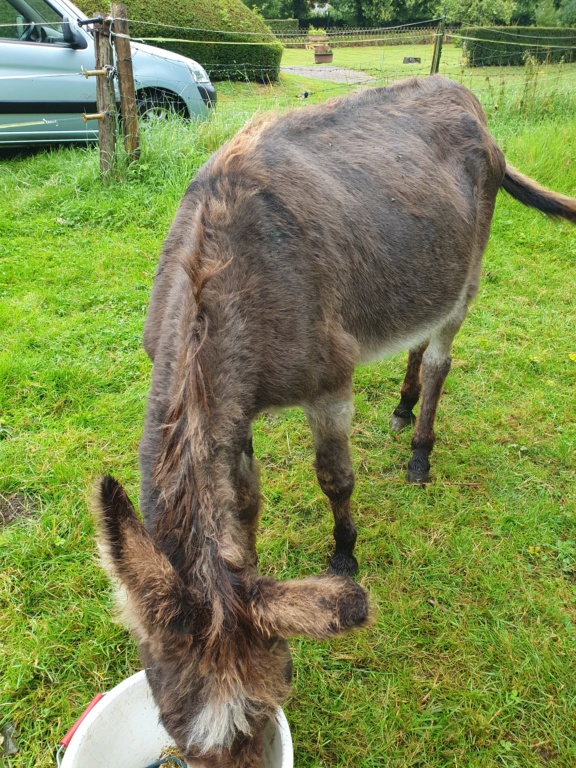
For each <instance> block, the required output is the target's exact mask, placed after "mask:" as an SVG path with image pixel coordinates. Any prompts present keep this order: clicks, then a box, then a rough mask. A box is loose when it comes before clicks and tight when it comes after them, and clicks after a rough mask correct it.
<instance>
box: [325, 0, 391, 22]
mask: <svg viewBox="0 0 576 768" xmlns="http://www.w3.org/2000/svg"><path fill="white" fill-rule="evenodd" d="M330 5H332V7H333V8H334V10H335V12H336V14H338V16H339V17H340V18H343V19H344V20H345V21H347V22H348V23H350V24H354V25H355V26H357V27H365V26H375V27H376V26H381V25H382V24H384V23H386V22H387V21H390V19H392V18H393V16H394V11H393V8H394V5H393V0H332V2H331V3H330Z"/></svg>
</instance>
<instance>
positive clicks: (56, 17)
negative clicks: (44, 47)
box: [0, 0, 64, 43]
mask: <svg viewBox="0 0 576 768" xmlns="http://www.w3.org/2000/svg"><path fill="white" fill-rule="evenodd" d="M0 37H1V38H2V39H4V40H6V39H8V40H30V41H31V42H43V43H63V42H64V36H63V34H62V16H61V15H60V14H59V13H58V12H57V11H55V10H54V9H53V8H52V6H50V5H48V3H46V2H45V1H44V0H0Z"/></svg>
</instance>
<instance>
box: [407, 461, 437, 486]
mask: <svg viewBox="0 0 576 768" xmlns="http://www.w3.org/2000/svg"><path fill="white" fill-rule="evenodd" d="M406 480H408V482H409V483H415V484H417V485H425V484H426V483H429V482H431V479H430V468H428V469H426V468H425V467H411V466H410V465H408V472H407V473H406Z"/></svg>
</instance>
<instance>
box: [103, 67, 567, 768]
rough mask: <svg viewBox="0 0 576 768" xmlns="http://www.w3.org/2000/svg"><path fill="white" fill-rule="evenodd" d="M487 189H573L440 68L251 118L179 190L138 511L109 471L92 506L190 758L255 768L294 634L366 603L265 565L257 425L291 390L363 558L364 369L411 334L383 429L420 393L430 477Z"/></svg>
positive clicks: (418, 464)
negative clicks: (360, 412) (357, 466)
mask: <svg viewBox="0 0 576 768" xmlns="http://www.w3.org/2000/svg"><path fill="white" fill-rule="evenodd" d="M501 187H503V188H504V189H505V190H507V191H508V192H509V193H510V194H512V195H513V196H514V197H516V198H517V199H518V200H520V202H522V203H524V204H525V205H529V206H532V207H534V208H538V209H539V210H541V211H544V212H545V213H547V214H549V215H552V216H562V217H564V218H567V219H570V220H572V221H576V201H574V200H571V199H569V198H566V197H563V196H561V195H557V194H554V193H553V192H549V191H546V190H544V189H542V188H541V187H539V186H538V185H537V184H535V182H533V181H531V180H530V179H528V178H526V177H524V176H521V175H520V174H519V173H517V172H516V171H515V170H514V169H512V168H511V167H510V166H508V165H506V161H505V159H504V156H503V154H502V152H501V151H500V149H499V148H498V146H497V144H496V143H495V141H494V139H493V138H492V137H491V136H490V134H489V133H488V131H487V129H486V121H485V117H484V114H483V112H482V109H481V107H480V104H479V103H478V101H477V100H476V98H475V97H474V96H473V95H472V94H471V93H470V92H469V91H468V90H466V88H464V87H462V86H461V85H458V84H456V83H452V82H450V81H448V80H445V79H443V78H441V77H430V78H427V79H422V80H415V79H413V80H407V81H404V82H401V83H397V84H395V85H393V86H390V87H387V88H374V89H369V90H365V91H363V92H361V93H357V94H355V95H352V96H349V97H347V98H342V99H336V100H333V101H330V102H328V103H326V104H323V105H321V106H317V107H309V108H306V109H301V110H297V111H293V112H288V113H286V114H282V115H278V114H275V115H272V116H265V117H260V118H257V119H255V120H253V121H252V122H251V123H250V124H248V125H247V126H246V127H245V128H244V129H243V130H242V131H240V133H238V135H237V136H236V137H235V138H233V139H232V140H231V141H230V142H228V143H227V144H226V145H225V146H223V147H222V148H221V149H220V150H219V151H218V152H217V153H216V154H215V155H214V156H213V157H212V158H211V159H210V160H209V161H208V162H207V163H206V165H205V166H204V167H203V168H201V169H200V171H199V172H198V174H197V176H196V179H195V180H194V181H193V182H192V184H191V185H190V187H189V188H188V190H187V192H186V195H185V196H184V199H183V201H182V204H181V206H180V210H179V211H178V214H177V216H176V219H175V221H174V224H173V226H172V228H171V230H170V234H169V236H168V238H167V240H166V244H165V248H164V251H163V253H162V257H161V260H160V265H159V267H158V271H157V274H156V279H155V284H154V290H153V294H152V302H151V305H150V310H149V313H148V318H147V321H146V329H145V338H144V344H145V347H146V350H147V351H148V354H149V355H150V357H151V358H152V360H153V361H154V372H153V376H152V387H151V392H150V398H149V403H148V412H147V417H146V424H145V429H144V435H143V437H142V442H141V447H140V464H141V473H142V493H141V507H142V511H143V515H144V521H145V527H144V525H142V524H141V523H140V522H139V520H138V518H137V517H136V515H135V513H134V510H133V508H132V506H131V504H130V502H129V500H128V499H127V497H126V495H125V493H124V491H123V490H122V488H121V486H120V485H118V484H117V483H116V482H115V481H114V480H112V479H111V478H106V479H104V480H103V481H102V482H101V485H100V487H99V490H98V503H97V507H98V512H97V514H98V519H99V527H100V541H101V545H102V549H103V551H104V553H105V557H106V561H107V563H108V567H109V570H110V572H111V574H112V575H113V576H114V577H116V579H117V581H118V583H119V585H120V587H121V591H122V592H123V593H124V595H125V603H126V613H127V617H128V621H129V623H130V625H131V627H132V628H133V630H134V632H135V634H136V637H137V639H138V643H139V648H140V654H141V657H142V661H143V664H144V666H145V667H146V670H147V673H148V678H149V680H150V685H151V687H152V690H153V692H154V696H155V698H156V701H157V702H158V705H159V708H160V712H161V715H162V721H163V723H164V725H165V726H166V728H167V729H168V731H169V732H170V734H171V735H172V736H173V737H174V739H175V740H176V742H177V744H178V745H179V747H180V748H181V749H182V751H183V754H184V755H185V756H186V760H187V761H188V764H189V765H190V766H220V767H223V766H225V767H229V768H249V767H253V768H260V766H261V765H262V734H263V731H264V728H265V726H266V724H267V722H269V720H270V718H271V717H273V713H274V710H275V708H276V707H277V705H278V704H279V703H280V702H282V700H283V699H284V697H285V696H286V695H287V693H288V688H289V681H290V671H291V667H290V656H289V652H288V647H287V644H286V639H287V638H289V637H290V636H292V635H295V634H300V635H305V636H307V637H312V638H326V637H329V636H331V635H334V634H336V633H338V632H341V631H343V630H346V629H348V628H351V627H358V626H361V625H363V624H364V623H365V622H366V621H367V617H368V608H367V600H366V595H365V593H364V591H363V590H362V589H361V588H360V587H359V586H357V585H356V584H355V583H354V582H353V581H352V580H351V579H349V578H345V577H344V576H342V575H332V576H323V577H322V576H320V577H316V578H309V579H304V580H302V581H291V582H286V583H282V582H278V581H274V580H273V579H269V578H262V577H261V576H259V575H258V573H257V569H256V550H255V535H256V524H257V517H258V507H259V491H258V475H257V469H256V465H255V461H254V457H253V453H252V441H251V423H252V421H253V419H254V418H255V417H256V416H257V414H258V413H260V412H261V411H262V410H263V409H266V408H273V407H277V406H293V405H301V406H302V407H303V408H304V410H305V412H306V416H307V418H308V421H309V423H310V427H311V430H312V434H313V437H314V443H315V447H316V472H317V475H318V480H319V482H320V485H321V487H322V489H323V491H324V492H325V493H326V495H327V496H328V498H329V500H330V504H331V506H332V511H333V513H334V518H335V528H334V536H335V540H336V552H335V554H334V555H333V557H332V558H331V570H332V572H333V573H335V574H344V575H349V574H352V573H354V571H355V570H356V561H355V559H354V556H353V547H354V542H355V539H356V531H355V528H354V524H353V522H352V518H351V516H350V495H351V493H352V488H353V484H354V477H353V472H352V464H351V461H350V454H349V449H348V435H349V429H350V422H351V418H352V373H353V371H354V367H355V366H356V365H357V364H358V363H361V362H363V361H367V360H371V359H375V358H379V357H383V356H386V355H390V354H393V353H394V352H397V351H399V350H403V349H406V348H407V349H409V350H410V356H409V362H408V370H407V374H406V380H405V382H404V386H403V387H402V395H401V400H400V404H399V405H398V407H397V409H396V411H395V412H394V417H393V422H392V426H393V428H394V429H401V428H402V427H404V426H406V425H407V424H409V423H410V422H411V421H412V420H413V418H414V417H413V415H412V409H413V407H414V405H415V403H416V401H417V400H418V398H421V401H422V403H421V408H420V411H419V414H418V418H417V420H416V426H415V430H414V437H413V441H412V448H413V455H412V458H411V460H410V463H409V468H408V479H409V480H412V481H416V482H423V481H425V480H427V479H428V471H429V463H428V457H429V454H430V452H431V451H432V447H433V444H434V432H433V424H434V416H435V412H436V407H437V404H438V399H439V397H440V392H441V389H442V385H443V383H444V379H445V378H446V375H447V373H448V370H449V368H450V347H451V344H452V340H453V338H454V335H455V334H456V332H457V330H458V328H459V327H460V324H461V323H462V321H463V319H464V316H465V314H466V310H467V307H468V304H469V303H470V301H471V299H472V297H473V296H474V295H475V293H476V290H477V287H478V279H479V275H480V261H481V257H482V253H483V251H484V248H485V246H486V241H487V240H488V234H489V231H490V222H491V219H492V213H493V209H494V203H495V200H496V195H497V192H498V190H499V189H500V188H501Z"/></svg>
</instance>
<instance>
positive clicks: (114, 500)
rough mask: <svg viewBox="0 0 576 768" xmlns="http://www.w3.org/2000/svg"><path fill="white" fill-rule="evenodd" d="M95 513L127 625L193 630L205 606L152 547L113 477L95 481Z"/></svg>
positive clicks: (137, 628)
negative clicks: (117, 586) (117, 585)
mask: <svg viewBox="0 0 576 768" xmlns="http://www.w3.org/2000/svg"><path fill="white" fill-rule="evenodd" d="M94 496H95V498H94V503H93V512H94V516H95V518H96V524H97V527H98V544H99V548H100V552H101V556H102V561H103V565H104V567H105V568H106V570H107V571H108V573H109V575H110V576H111V577H113V578H114V579H115V580H116V581H117V583H118V584H119V586H120V590H119V592H120V597H121V602H123V603H125V605H122V606H121V607H122V610H123V614H124V618H125V620H126V621H127V623H128V624H129V625H130V627H131V629H133V630H135V631H137V632H139V633H142V631H144V632H146V633H149V632H150V631H153V630H154V629H163V630H168V631H172V632H185V633H187V634H194V630H196V631H199V630H201V629H202V624H203V622H205V620H206V617H205V616H204V613H205V609H204V607H203V604H202V603H203V601H202V599H201V596H200V595H199V594H195V593H194V592H192V591H191V590H189V589H188V588H187V587H186V586H185V585H184V583H183V581H182V579H181V578H180V577H179V575H178V573H177V572H176V571H175V570H174V568H173V567H172V565H171V564H170V562H169V560H168V558H167V557H166V556H165V555H164V553H163V552H161V550H160V549H159V548H158V547H157V546H156V544H155V543H154V541H153V539H152V537H151V536H150V535H149V534H148V531H147V530H146V529H145V528H144V526H143V524H142V523H141V521H140V520H139V518H138V517H137V515H136V512H135V511H134V507H133V506H132V504H131V502H130V499H129V498H128V496H127V495H126V492H125V491H124V489H123V488H122V486H121V485H120V483H118V482H116V480H114V478H112V477H102V478H100V479H99V480H98V482H97V483H96V488H95V494H94Z"/></svg>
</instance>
